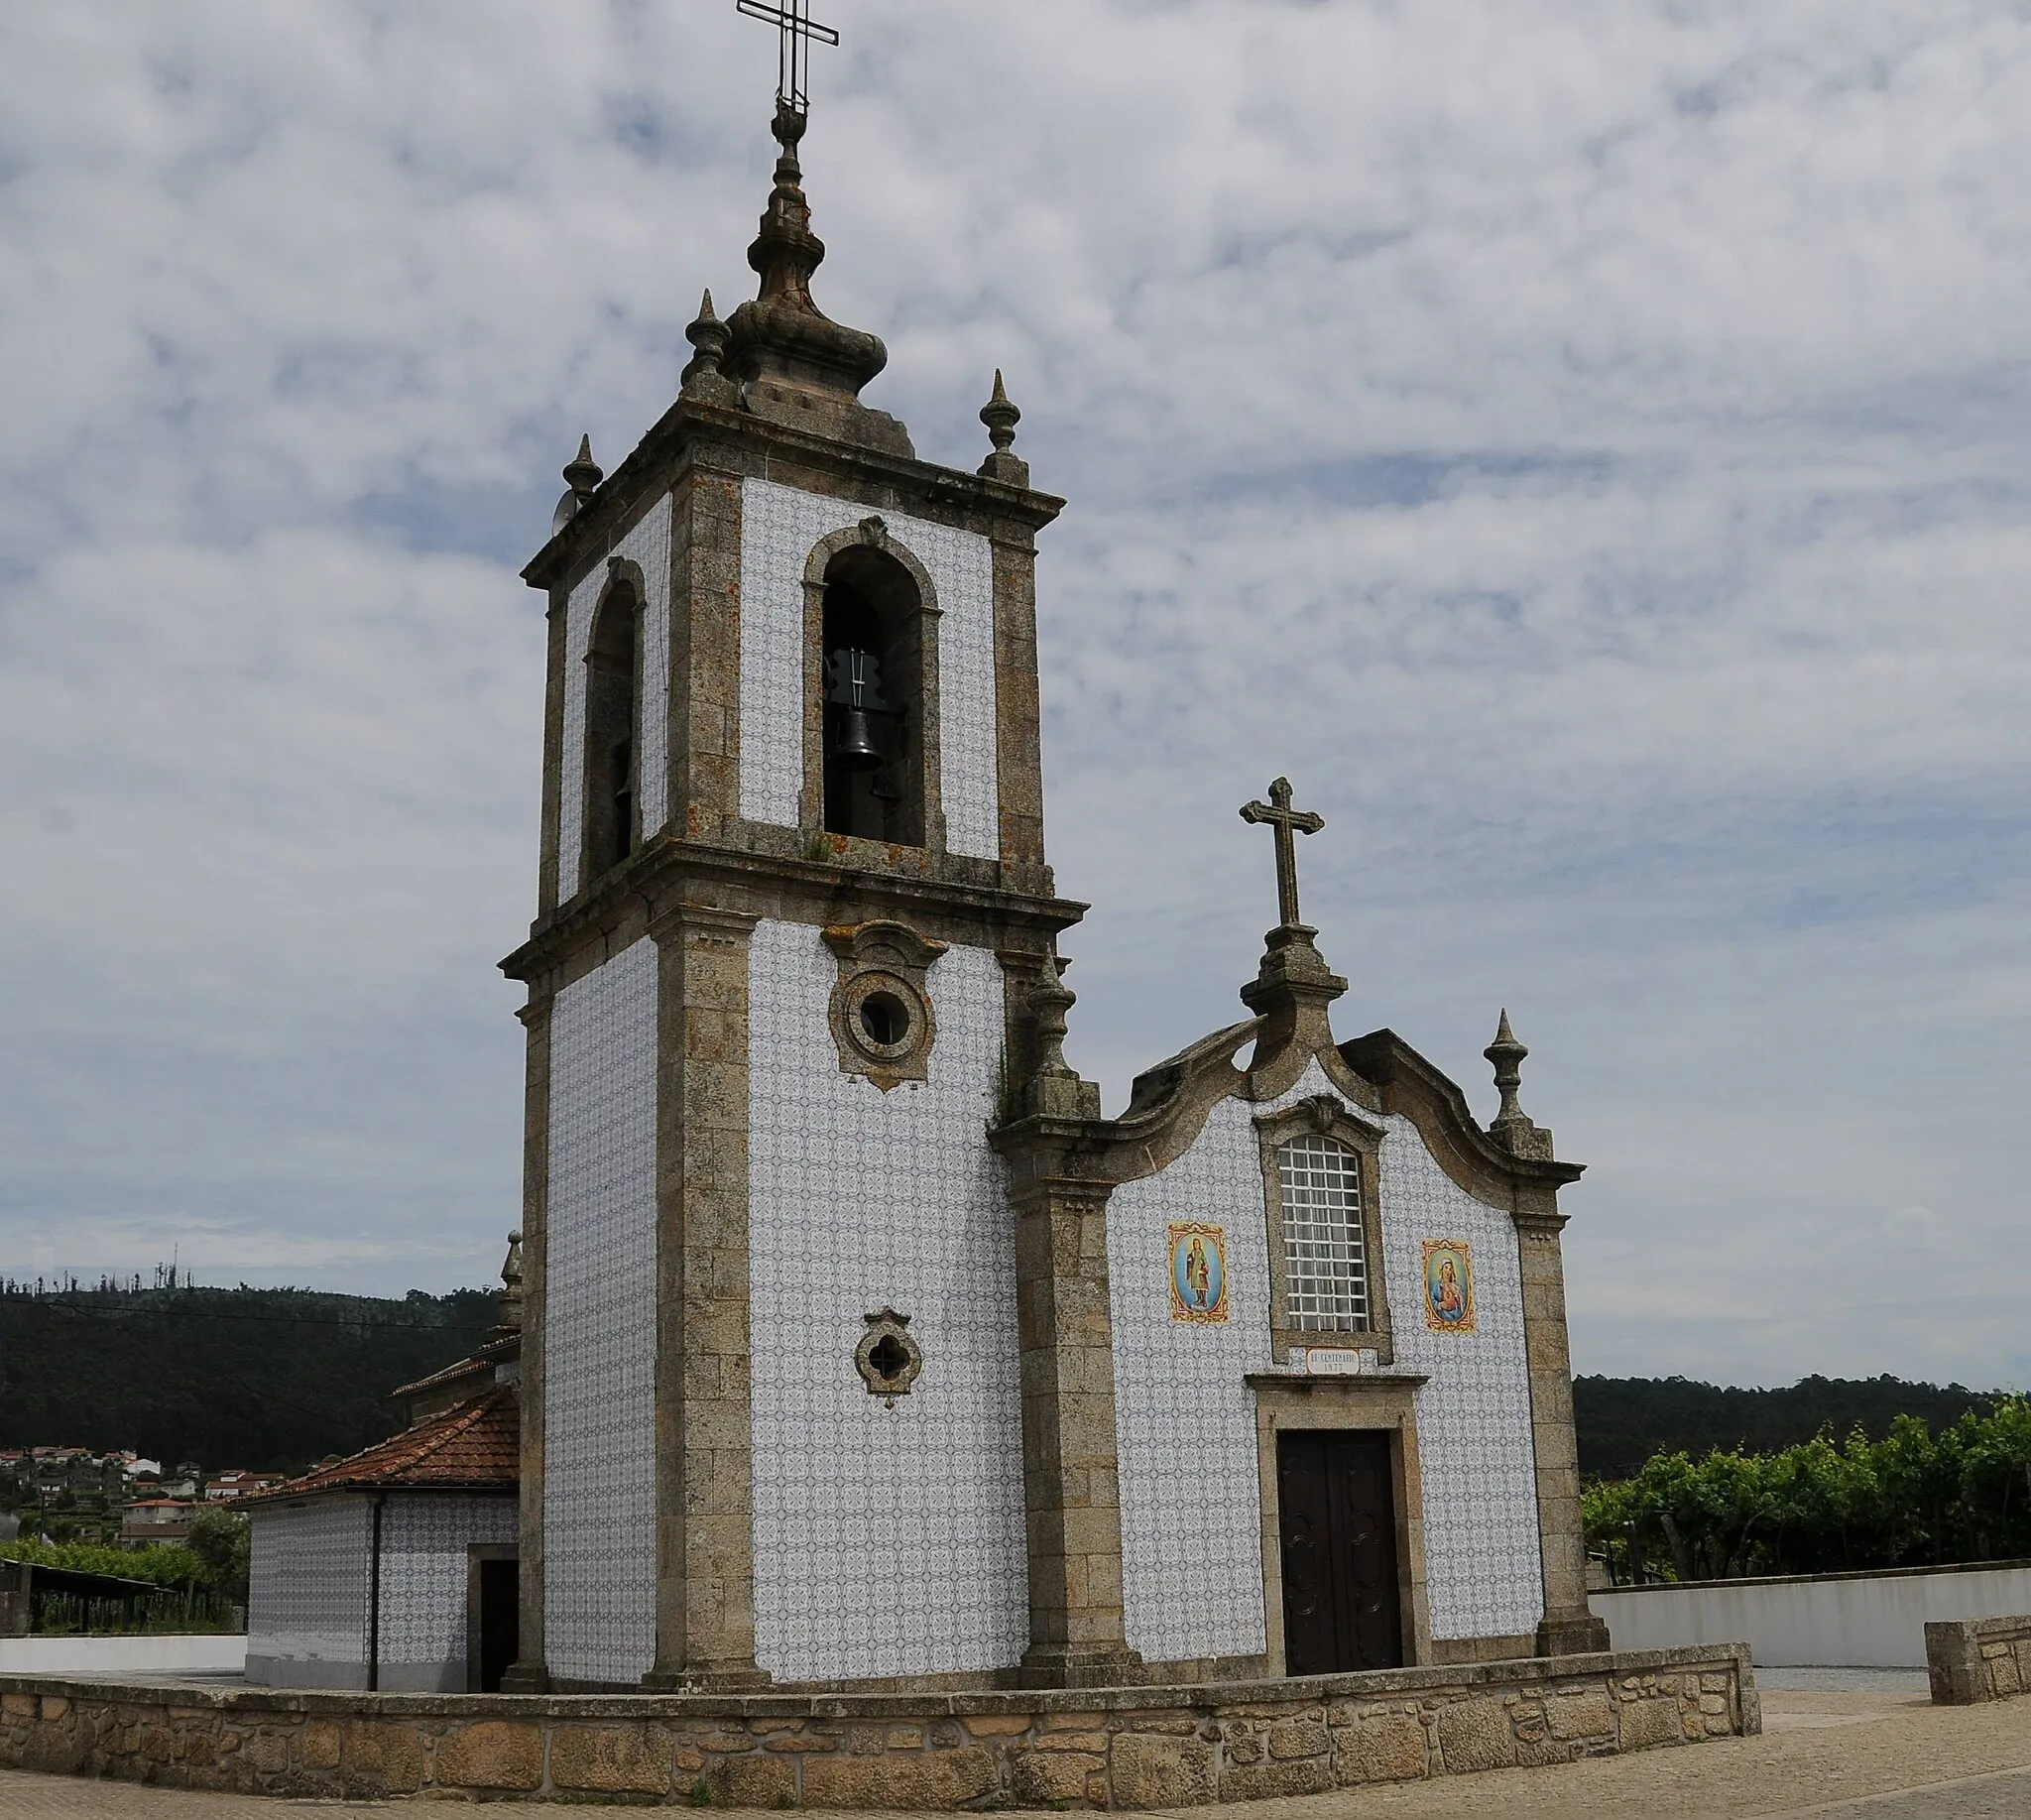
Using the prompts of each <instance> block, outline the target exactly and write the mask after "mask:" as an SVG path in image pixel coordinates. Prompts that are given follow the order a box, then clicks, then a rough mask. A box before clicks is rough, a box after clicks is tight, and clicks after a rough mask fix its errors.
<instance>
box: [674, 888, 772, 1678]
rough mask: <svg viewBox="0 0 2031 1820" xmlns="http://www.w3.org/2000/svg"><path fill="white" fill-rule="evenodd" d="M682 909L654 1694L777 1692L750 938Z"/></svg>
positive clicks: (741, 918) (716, 913) (677, 947)
mask: <svg viewBox="0 0 2031 1820" xmlns="http://www.w3.org/2000/svg"><path fill="white" fill-rule="evenodd" d="M754 926H755V918H754V917H752V916H747V915H740V914H736V913H733V912H731V911H727V910H713V909H709V908H706V907H704V906H700V905H688V904H686V905H679V906H678V907H677V908H676V909H674V910H671V911H670V912H669V913H668V914H666V915H664V916H662V917H660V918H658V920H657V922H656V923H654V924H653V925H652V926H651V929H650V933H651V935H652V936H653V937H654V938H655V940H656V942H657V950H658V955H659V959H660V973H659V980H660V988H659V990H660V999H659V1004H658V1010H657V1022H658V1036H657V1051H658V1055H659V1057H660V1060H659V1064H658V1068H657V1370H656V1376H657V1385H656V1402H657V1519H656V1528H657V1550H656V1552H657V1624H656V1639H657V1640H656V1665H655V1667H654V1668H653V1669H652V1670H651V1672H650V1674H649V1675H648V1677H647V1680H646V1685H648V1686H650V1687H654V1688H674V1687H685V1688H689V1687H739V1686H744V1685H751V1684H755V1683H759V1682H762V1681H766V1680H767V1679H768V1677H767V1676H766V1675H765V1674H763V1673H762V1672H761V1671H760V1670H759V1669H758V1668H757V1667H756V1665H755V1548H754V1491H753V1486H754V1462H753V1450H752V1441H751V1429H750V1415H751V1401H752V1399H751V1394H750V1383H751V1360H750V1350H749V1332H748V936H749V933H750V931H751V930H752V929H753V928H754Z"/></svg>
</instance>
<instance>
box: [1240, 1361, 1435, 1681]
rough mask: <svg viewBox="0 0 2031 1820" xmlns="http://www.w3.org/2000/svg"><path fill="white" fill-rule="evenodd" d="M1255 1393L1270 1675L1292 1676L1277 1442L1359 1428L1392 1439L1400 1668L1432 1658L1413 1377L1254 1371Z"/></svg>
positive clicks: (1415, 1375)
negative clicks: (1297, 1434) (1281, 1437)
mask: <svg viewBox="0 0 2031 1820" xmlns="http://www.w3.org/2000/svg"><path fill="white" fill-rule="evenodd" d="M1248 1382H1249V1387H1250V1389H1251V1390H1253V1391H1254V1393H1255V1483H1256V1487H1257V1491H1258V1494H1259V1496H1260V1500H1261V1509H1262V1626H1263V1638H1264V1642H1265V1653H1266V1656H1267V1660H1268V1673H1269V1675H1270V1676H1271V1677H1272V1678H1275V1677H1280V1676H1282V1675H1285V1674H1287V1673H1288V1672H1289V1669H1288V1667H1287V1665H1286V1658H1285V1650H1284V1639H1283V1512H1282V1501H1281V1496H1280V1492H1279V1489H1278V1485H1277V1477H1276V1437H1277V1435H1278V1434H1280V1433H1282V1432H1284V1431H1286V1430H1290V1429H1299V1430H1305V1429H1310V1430H1317V1429H1327V1428H1342V1429H1346V1428H1358V1429H1367V1430H1371V1431H1374V1430H1380V1431H1382V1432H1384V1433H1386V1434H1387V1435H1388V1436H1389V1479H1390V1495H1391V1497H1392V1498H1393V1500H1394V1501H1395V1506H1396V1609H1397V1615H1398V1620H1399V1623H1400V1624H1401V1626H1402V1635H1403V1664H1404V1666H1405V1667H1406V1668H1415V1667H1422V1666H1424V1665H1426V1664H1428V1663H1430V1662H1431V1661H1432V1659H1433V1650H1432V1624H1431V1609H1430V1602H1429V1599H1428V1597H1427V1591H1426V1583H1425V1564H1424V1481H1423V1478H1422V1475H1421V1473H1420V1471H1419V1468H1418V1458H1417V1417H1416V1412H1415V1409H1414V1406H1413V1398H1414V1396H1415V1394H1416V1391H1417V1388H1418V1386H1419V1385H1421V1384H1423V1383H1424V1382H1425V1380H1424V1378H1423V1376H1422V1375H1420V1374H1418V1373H1414V1372H1389V1373H1382V1372H1365V1373H1360V1374H1356V1375H1351V1376H1347V1377H1341V1376H1337V1375H1336V1376H1331V1377H1328V1376H1313V1375H1312V1374H1310V1373H1306V1372H1251V1373H1250V1374H1249V1379H1248Z"/></svg>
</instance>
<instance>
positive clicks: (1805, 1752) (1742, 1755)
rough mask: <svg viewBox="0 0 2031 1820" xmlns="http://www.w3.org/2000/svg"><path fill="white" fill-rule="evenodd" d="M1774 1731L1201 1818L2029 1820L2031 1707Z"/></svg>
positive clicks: (29, 1818) (533, 1817)
mask: <svg viewBox="0 0 2031 1820" xmlns="http://www.w3.org/2000/svg"><path fill="white" fill-rule="evenodd" d="M1763 1724H1764V1732H1763V1736H1762V1737H1760V1738H1745V1739H1730V1740H1725V1741H1716V1742H1714V1743H1711V1744H1704V1745H1701V1746H1699V1747H1698V1748H1697V1749H1693V1750H1686V1751H1672V1750H1664V1751H1646V1752H1643V1753H1641V1754H1640V1755H1638V1756H1634V1757H1603V1758H1595V1759H1591V1760H1590V1761H1587V1762H1581V1763H1568V1764H1562V1765H1560V1766H1559V1767H1556V1768H1551V1769H1501V1770H1496V1771H1494V1772H1493V1773H1491V1774H1487V1775H1476V1776H1460V1777H1452V1776H1448V1777H1444V1778H1442V1779H1440V1780H1438V1781H1436V1782H1410V1783H1399V1784H1396V1785H1393V1786H1389V1787H1379V1788H1370V1789H1350V1790H1344V1791H1342V1792H1340V1793H1336V1794H1326V1795H1312V1796H1308V1797H1306V1798H1305V1799H1303V1800H1290V1801H1254V1802H1248V1803H1238V1804H1236V1805H1234V1806H1230V1807H1223V1808H1196V1809H1192V1810H1189V1811H1190V1812H1191V1813H1193V1814H1196V1815H1199V1816H1202V1817H1203V1820H1371V1816H1373V1820H1459V1816H1460V1814H1461V1813H1462V1811H1463V1810H1468V1811H1474V1812H1492V1813H1497V1814H1499V1815H1500V1816H1501V1820H2031V1699H2024V1700H2010V1701H2004V1702H2002V1703H2000V1704H1998V1705H1994V1706H1973V1707H1935V1706H1933V1705H1931V1704H1930V1702H1928V1701H1927V1700H1926V1699H1924V1698H1923V1697H1922V1696H1914V1695H1912V1694H1910V1693H1908V1692H1904V1691H1900V1690H1898V1689H1896V1688H1895V1687H1892V1688H1890V1689H1887V1690H1882V1691H1873V1692H1854V1691H1839V1692H1819V1691H1792V1690H1784V1689H1776V1688H1773V1689H1771V1690H1769V1691H1768V1692H1766V1693H1765V1694H1764V1696H1763ZM391 1805H393V1806H397V1807H400V1806H406V1805H408V1804H407V1803H394V1804H389V1803H378V1802H345V1801H276V1800H263V1799H261V1798H259V1797H250V1796H244V1795H207V1794H183V1793H180V1792H177V1791H174V1790H169V1789H155V1788H142V1787H137V1786H135V1785H133V1784H131V1783H125V1782H87V1781H80V1780H77V1779H74V1778H72V1777H68V1776H48V1775H25V1774H21V1773H19V1772H16V1771H10V1770H0V1820H287V1817H288V1816H289V1815H291V1814H296V1813H311V1812H320V1811H321V1812H325V1813H331V1814H345V1813H366V1812H374V1811H379V1812H387V1811H389V1809H390V1807H391ZM433 1805H434V1804H433ZM496 1811H497V1812H498V1814H499V1816H500V1820H522V1817H523V1816H527V1817H528V1820H539V1817H541V1820H588V1817H589V1816H590V1815H591V1814H592V1813H594V1812H595V1811H600V1810H595V1809H590V1808H585V1807H560V1806H553V1805H550V1804H547V1803H544V1804H523V1803H517V1804H514V1805H506V1806H502V1807H500V1808H499V1809H497V1810H496ZM729 1820H731V1816H730V1817H729ZM752 1820H781V1816H780V1815H755V1816H753V1817H752ZM856 1820H871V1817H870V1816H866V1815H862V1816H857V1817H856ZM917 1820H921V1816H918V1817H917Z"/></svg>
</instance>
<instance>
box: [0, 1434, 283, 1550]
mask: <svg viewBox="0 0 2031 1820" xmlns="http://www.w3.org/2000/svg"><path fill="white" fill-rule="evenodd" d="M283 1478H284V1475H283V1474H281V1473H270V1472H256V1471H254V1470H252V1469H250V1468H247V1467H237V1466H236V1467H226V1468H222V1469H221V1470H219V1471H217V1472H213V1473H206V1472H205V1471H204V1470H203V1468H202V1467H201V1466H199V1465H198V1464H197V1463H196V1462H195V1461H185V1462H183V1463H181V1464H179V1466H178V1467H177V1468H176V1469H175V1470H174V1471H172V1472H168V1473H166V1472H165V1471H164V1469H163V1463H162V1462H161V1461H160V1460H151V1459H148V1458H146V1457H145V1456H143V1455H141V1454H137V1453H134V1452H131V1451H127V1450H115V1451H113V1452H110V1453H94V1452H93V1451H92V1450H91V1449H90V1448H88V1447H29V1448H17V1449H0V1512H18V1513H20V1514H21V1521H20V1524H19V1527H20V1530H21V1532H23V1533H25V1534H33V1533H35V1532H36V1531H37V1530H38V1529H42V1530H50V1529H55V1530H57V1531H58V1532H59V1533H61V1532H64V1531H68V1532H70V1533H72V1534H73V1535H75V1536H77V1537H79V1538H80V1539H87V1540H99V1541H103V1542H106V1543H116V1544H117V1545H119V1546H121V1547H124V1548H145V1547H149V1546H151V1545H153V1544H157V1543H162V1542H181V1541H182V1540H183V1539H184V1537H185V1536H187V1535H188V1534H189V1532H190V1524H191V1521H192V1520H193V1518H194V1517H195V1516H196V1514H197V1512H198V1511H200V1510H202V1509H206V1508H218V1507H225V1508H230V1507H231V1506H232V1505H233V1504H234V1503H235V1502H236V1501H237V1500H239V1499H241V1498H244V1497H247V1496H248V1495H249V1494H251V1493H254V1492H258V1491H261V1490H263V1489H265V1488H266V1487H269V1486H272V1485H279V1484H281V1483H282V1481H283Z"/></svg>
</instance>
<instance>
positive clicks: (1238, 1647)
mask: <svg viewBox="0 0 2031 1820" xmlns="http://www.w3.org/2000/svg"><path fill="white" fill-rule="evenodd" d="M1249 1111H1250V1109H1249V1108H1248V1107H1246V1106H1244V1105H1242V1104H1241V1103H1240V1102H1239V1101H1236V1100H1223V1101H1222V1102H1221V1103H1220V1104H1219V1105H1218V1106H1216V1107H1215V1108H1214V1109H1213V1113H1212V1116H1211V1117H1210V1118H1209V1119H1208V1121H1207V1125H1206V1129H1205V1130H1204V1131H1203V1132H1202V1133H1201V1134H1200V1137H1199V1141H1198V1143H1196V1144H1195V1145H1193V1147H1192V1148H1191V1149H1190V1150H1189V1151H1187V1152H1186V1153H1184V1154H1183V1155H1182V1156H1180V1157H1179V1158H1178V1159H1177V1160H1176V1161H1175V1162H1173V1163H1171V1164H1170V1166H1169V1167H1168V1168H1165V1169H1162V1170H1160V1171H1158V1173H1156V1174H1155V1175H1150V1176H1144V1177H1143V1178H1142V1179H1141V1180H1139V1181H1132V1182H1125V1183H1124V1184H1123V1185H1122V1186H1121V1187H1119V1188H1117V1189H1116V1190H1115V1192H1114V1198H1113V1199H1112V1200H1111V1201H1110V1202H1109V1203H1108V1213H1107V1268H1108V1280H1109V1288H1110V1294H1111V1300H1112V1306H1113V1309H1114V1323H1115V1429H1116V1447H1117V1451H1118V1454H1119V1457H1120V1463H1121V1497H1122V1593H1123V1601H1124V1608H1125V1610H1124V1622H1125V1626H1126V1629H1127V1634H1128V1641H1129V1646H1130V1647H1131V1648H1134V1649H1139V1650H1141V1652H1142V1655H1143V1658H1144V1659H1145V1660H1147V1661H1152V1662H1177V1661H1190V1660H1195V1659H1197V1658H1199V1657H1202V1656H1216V1655H1256V1654H1259V1653H1260V1652H1261V1651H1262V1650H1263V1649H1264V1648H1265V1647H1266V1646H1267V1645H1266V1642H1265V1640H1264V1636H1263V1625H1262V1513H1261V1505H1260V1500H1259V1497H1258V1495H1257V1492H1256V1472H1255V1400H1254V1392H1252V1391H1251V1390H1250V1389H1249V1387H1248V1385H1247V1384H1246V1383H1245V1382H1244V1375H1245V1374H1246V1373H1249V1372H1257V1371H1261V1370H1262V1369H1263V1368H1264V1367H1266V1366H1267V1365H1268V1363H1269V1272H1268V1260H1267V1257H1266V1255H1265V1252H1264V1249H1263V1243H1262V1230H1263V1223H1262V1211H1261V1209H1262V1166H1261V1162H1260V1160H1259V1157H1258V1154H1257V1152H1256V1147H1255V1135H1254V1127H1253V1126H1252V1125H1251V1124H1250V1121H1249ZM1178 1221H1196V1222H1204V1223H1206V1224H1209V1225H1215V1226H1224V1227H1225V1228H1226V1229H1227V1301H1228V1319H1227V1321H1226V1322H1225V1324H1205V1323H1190V1322H1179V1321H1173V1320H1172V1319H1171V1297H1172V1288H1171V1257H1170V1228H1171V1226H1172V1224H1173V1223H1175V1222H1178Z"/></svg>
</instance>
